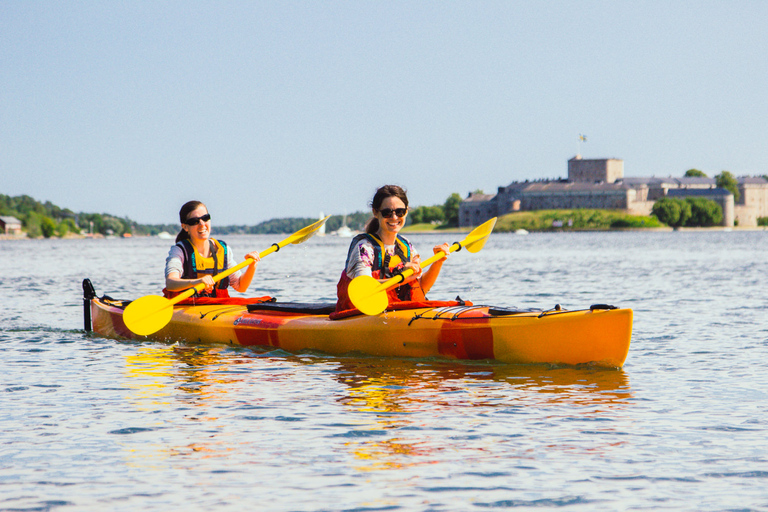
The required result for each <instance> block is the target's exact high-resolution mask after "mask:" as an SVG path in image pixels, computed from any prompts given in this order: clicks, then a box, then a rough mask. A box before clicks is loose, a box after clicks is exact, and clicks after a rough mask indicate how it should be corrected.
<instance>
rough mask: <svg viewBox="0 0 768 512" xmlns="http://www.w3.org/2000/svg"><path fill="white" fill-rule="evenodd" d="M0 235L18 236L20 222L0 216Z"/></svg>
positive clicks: (14, 218)
mask: <svg viewBox="0 0 768 512" xmlns="http://www.w3.org/2000/svg"><path fill="white" fill-rule="evenodd" d="M0 233H3V234H6V235H20V234H21V221H20V220H19V219H17V218H16V217H3V216H0Z"/></svg>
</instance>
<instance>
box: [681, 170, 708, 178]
mask: <svg viewBox="0 0 768 512" xmlns="http://www.w3.org/2000/svg"><path fill="white" fill-rule="evenodd" d="M683 176H685V177H686V178H706V177H707V175H706V174H704V172H702V171H700V170H698V169H688V170H687V171H685V174H684V175H683Z"/></svg>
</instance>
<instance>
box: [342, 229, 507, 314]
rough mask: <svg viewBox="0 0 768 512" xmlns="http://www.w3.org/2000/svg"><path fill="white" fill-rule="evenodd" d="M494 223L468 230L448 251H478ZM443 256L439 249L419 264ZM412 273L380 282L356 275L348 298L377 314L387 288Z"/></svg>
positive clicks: (367, 312)
mask: <svg viewBox="0 0 768 512" xmlns="http://www.w3.org/2000/svg"><path fill="white" fill-rule="evenodd" d="M495 225H496V217H494V218H492V219H491V220H489V221H487V222H485V223H483V224H480V225H479V226H477V227H476V228H475V229H473V230H472V231H470V232H469V234H468V235H467V237H466V238H465V239H464V240H462V241H461V242H454V243H453V245H451V247H450V248H449V250H450V252H454V251H458V250H459V249H461V248H462V247H464V248H466V249H467V250H468V251H469V252H472V253H474V252H478V251H480V249H482V248H483V246H484V245H485V242H486V240H487V239H488V235H490V234H491V231H493V227H494V226H495ZM443 256H445V253H444V252H443V251H439V252H438V253H437V254H435V255H434V256H432V257H431V258H429V259H426V260H424V261H422V262H421V264H420V266H421V268H426V267H428V266H430V265H431V264H433V263H434V262H436V261H437V260H439V259H441V258H442V257H443ZM413 274H414V271H413V269H410V268H409V269H407V270H405V271H404V272H403V273H402V274H398V275H396V276H395V277H392V278H390V279H388V280H386V281H384V282H383V283H380V282H379V281H378V280H376V279H374V278H373V277H371V276H358V277H356V278H354V279H353V280H352V282H351V283H349V291H348V293H349V298H350V300H351V301H352V304H354V305H355V307H356V308H357V309H359V310H360V311H361V312H363V313H365V314H366V315H378V314H379V313H381V312H383V311H384V310H386V309H387V305H388V304H389V300H388V299H387V290H389V289H391V288H394V287H395V286H397V285H399V284H400V283H402V282H403V281H405V280H406V279H407V278H408V277H410V276H412V275H413Z"/></svg>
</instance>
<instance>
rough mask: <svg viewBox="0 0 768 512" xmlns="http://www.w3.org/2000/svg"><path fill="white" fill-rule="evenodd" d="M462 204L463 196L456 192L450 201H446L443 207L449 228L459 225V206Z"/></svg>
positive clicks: (449, 198) (450, 197)
mask: <svg viewBox="0 0 768 512" xmlns="http://www.w3.org/2000/svg"><path fill="white" fill-rule="evenodd" d="M460 204H461V196H460V195H459V194H457V193H456V192H454V193H453V194H451V195H450V196H449V197H448V199H446V200H445V204H444V205H443V211H444V212H445V223H446V224H447V225H448V226H454V227H455V226H458V225H459V205H460Z"/></svg>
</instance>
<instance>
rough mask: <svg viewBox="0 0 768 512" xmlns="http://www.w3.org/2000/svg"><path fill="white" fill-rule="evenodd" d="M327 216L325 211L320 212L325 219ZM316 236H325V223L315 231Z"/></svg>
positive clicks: (321, 218)
mask: <svg viewBox="0 0 768 512" xmlns="http://www.w3.org/2000/svg"><path fill="white" fill-rule="evenodd" d="M324 218H325V214H324V213H323V212H320V219H319V220H323V219H324ZM315 236H325V223H323V225H322V226H320V229H318V230H317V233H315Z"/></svg>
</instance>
